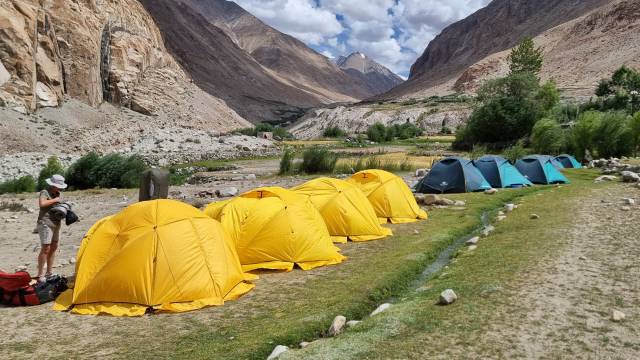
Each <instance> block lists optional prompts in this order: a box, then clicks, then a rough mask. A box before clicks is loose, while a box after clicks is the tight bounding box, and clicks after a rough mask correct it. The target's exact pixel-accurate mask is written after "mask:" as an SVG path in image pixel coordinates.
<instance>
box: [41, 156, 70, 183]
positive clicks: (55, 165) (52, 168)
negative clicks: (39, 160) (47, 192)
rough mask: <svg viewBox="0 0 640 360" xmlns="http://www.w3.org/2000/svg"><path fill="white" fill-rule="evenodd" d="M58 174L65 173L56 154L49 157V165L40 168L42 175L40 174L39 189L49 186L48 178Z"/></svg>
mask: <svg viewBox="0 0 640 360" xmlns="http://www.w3.org/2000/svg"><path fill="white" fill-rule="evenodd" d="M56 174H59V175H62V174H64V169H63V168H62V164H61V163H60V160H58V158H57V157H56V156H52V157H50V158H49V159H47V165H46V166H45V167H44V168H43V169H42V170H40V175H38V190H42V189H46V188H47V187H48V185H47V182H46V180H47V179H48V178H50V177H51V176H53V175H56Z"/></svg>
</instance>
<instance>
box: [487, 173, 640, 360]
mask: <svg viewBox="0 0 640 360" xmlns="http://www.w3.org/2000/svg"><path fill="white" fill-rule="evenodd" d="M639 195H640V194H638V190H636V189H634V188H631V187H628V186H625V185H620V186H615V187H611V188H608V189H606V190H600V191H594V193H593V196H591V197H587V198H584V199H583V200H582V201H581V203H580V204H579V206H578V210H577V211H576V213H575V219H576V220H575V224H576V225H575V226H574V227H573V228H570V229H558V241H561V242H566V246H565V247H564V249H563V250H562V251H561V253H559V254H557V255H553V256H551V257H550V258H549V259H547V260H545V261H543V262H541V263H540V265H539V266H537V270H536V271H534V272H532V273H530V274H527V275H526V279H525V280H524V281H523V283H522V284H523V285H521V286H518V287H515V289H513V290H512V293H511V294H510V296H509V298H510V301H505V302H506V303H510V305H507V308H505V309H503V310H501V316H499V318H498V319H496V321H494V323H493V324H494V325H493V326H492V327H491V329H490V331H489V332H488V333H487V334H486V336H485V337H484V338H483V339H482V343H484V345H488V344H492V345H491V346H490V347H487V346H484V348H485V349H487V348H493V349H500V350H501V351H500V353H499V354H500V355H499V356H496V357H500V358H509V359H513V358H526V359H561V358H568V357H571V356H575V358H580V359H638V358H640V341H639V340H638V339H639V335H640V311H639V310H638V309H639V305H640V276H639V274H640V261H638V259H639V258H640V211H638V209H637V208H636V209H633V210H632V211H622V210H621V207H622V204H623V198H625V197H631V198H633V197H635V198H636V201H637V199H638V197H639ZM614 309H616V310H619V311H622V312H623V313H625V315H626V320H625V321H623V322H620V323H616V322H613V321H611V319H610V316H611V311H612V310H614ZM495 354H497V352H494V353H493V355H495ZM493 355H489V357H494V356H493ZM481 357H483V358H486V357H487V354H486V353H485V354H482V356H481Z"/></svg>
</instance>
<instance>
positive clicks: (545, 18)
mask: <svg viewBox="0 0 640 360" xmlns="http://www.w3.org/2000/svg"><path fill="white" fill-rule="evenodd" d="M614 2H615V1H611V0H494V1H492V2H491V3H489V5H487V6H486V7H485V8H483V9H480V10H478V11H477V12H475V13H474V14H471V15H470V16H468V17H467V18H465V19H462V20H460V21H458V22H456V23H454V24H451V25H450V26H448V27H447V28H445V29H444V30H443V31H442V32H441V33H440V34H439V35H438V36H436V37H435V38H434V39H433V40H432V41H431V42H429V44H428V46H427V48H426V50H425V51H424V53H423V54H422V56H420V58H418V59H417V60H416V62H415V63H414V64H413V66H412V67H411V73H410V75H409V79H408V80H407V81H406V82H405V83H403V84H402V85H400V86H398V87H396V88H394V89H393V90H391V91H390V92H389V93H387V94H384V95H381V96H380V97H381V98H399V97H406V96H410V95H411V94H413V93H418V92H421V91H424V90H426V89H434V88H437V87H439V86H441V85H443V84H445V83H447V82H448V81H451V80H452V79H455V78H457V77H460V76H461V75H462V74H463V72H465V71H466V70H467V69H468V68H469V67H471V66H472V65H474V64H476V63H477V62H479V61H481V60H482V59H484V58H486V57H488V56H490V55H492V54H496V53H499V52H502V51H505V50H509V49H511V48H512V47H513V46H515V45H516V44H517V43H518V41H520V40H521V39H522V38H524V37H532V38H535V37H537V36H538V35H541V34H542V33H544V32H546V31H549V30H551V29H553V28H555V27H557V26H559V25H562V24H565V23H567V22H570V21H572V20H574V19H577V18H580V17H582V16H584V15H586V14H588V13H589V12H591V11H594V10H596V9H598V8H600V7H603V6H606V5H608V4H611V3H614Z"/></svg>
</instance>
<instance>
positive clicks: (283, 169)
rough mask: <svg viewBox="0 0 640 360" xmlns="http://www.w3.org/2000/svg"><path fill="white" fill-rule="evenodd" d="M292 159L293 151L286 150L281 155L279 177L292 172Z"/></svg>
mask: <svg viewBox="0 0 640 360" xmlns="http://www.w3.org/2000/svg"><path fill="white" fill-rule="evenodd" d="M293 158H294V155H293V151H291V149H289V148H286V149H285V150H284V153H282V159H280V171H279V174H280V175H286V174H290V173H292V172H293Z"/></svg>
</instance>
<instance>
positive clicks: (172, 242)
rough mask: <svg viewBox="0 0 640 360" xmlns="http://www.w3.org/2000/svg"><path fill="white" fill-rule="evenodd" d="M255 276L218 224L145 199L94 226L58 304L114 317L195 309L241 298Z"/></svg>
mask: <svg viewBox="0 0 640 360" xmlns="http://www.w3.org/2000/svg"><path fill="white" fill-rule="evenodd" d="M251 276H252V275H250V274H244V273H243V272H242V267H241V266H240V261H239V260H238V255H237V253H236V250H235V247H234V245H233V243H232V242H231V240H230V239H229V237H228V235H227V234H226V233H225V232H224V230H223V229H222V226H221V225H220V223H218V222H217V221H215V220H213V219H211V218H209V217H208V216H206V215H204V214H203V213H202V212H201V211H200V210H198V209H196V208H194V207H192V206H190V205H187V204H184V203H181V202H178V201H173V200H155V201H145V202H140V203H137V204H134V205H131V206H129V207H127V208H126V209H124V210H123V211H121V212H120V213H118V214H116V215H114V216H111V217H108V218H104V219H102V220H100V221H98V222H97V223H96V224H95V225H94V226H93V227H92V228H91V229H90V230H89V232H88V233H87V235H85V237H84V239H83V240H82V245H81V247H80V250H79V251H78V257H77V264H76V281H75V285H74V288H73V289H70V290H68V291H67V292H65V293H63V294H62V295H61V296H60V297H58V299H57V301H56V304H55V305H54V309H55V310H68V309H71V312H73V313H76V314H110V315H115V316H141V315H143V314H145V313H146V312H150V311H151V312H183V311H190V310H196V309H200V308H203V307H206V306H212V305H222V304H223V303H224V301H225V300H233V299H237V298H238V297H240V296H241V295H243V294H245V293H246V292H248V291H249V290H251V289H252V288H253V284H250V283H248V282H246V280H248V279H250V278H251ZM254 278H255V277H254Z"/></svg>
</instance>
